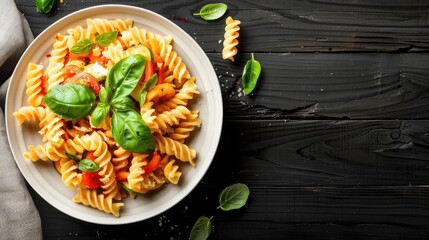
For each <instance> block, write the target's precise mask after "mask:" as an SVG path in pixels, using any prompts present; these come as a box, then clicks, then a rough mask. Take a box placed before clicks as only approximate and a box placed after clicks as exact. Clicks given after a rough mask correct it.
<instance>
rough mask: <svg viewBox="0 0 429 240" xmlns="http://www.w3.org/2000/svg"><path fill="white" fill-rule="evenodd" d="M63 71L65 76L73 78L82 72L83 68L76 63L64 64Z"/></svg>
mask: <svg viewBox="0 0 429 240" xmlns="http://www.w3.org/2000/svg"><path fill="white" fill-rule="evenodd" d="M63 72H64V73H63V74H64V78H71V77H73V76H74V75H76V74H78V73H81V72H82V69H81V68H80V67H78V66H76V65H73V64H69V65H66V66H64V69H63Z"/></svg>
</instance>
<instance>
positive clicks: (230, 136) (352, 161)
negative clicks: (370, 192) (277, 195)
mask: <svg viewBox="0 0 429 240" xmlns="http://www.w3.org/2000/svg"><path fill="white" fill-rule="evenodd" d="M428 136H429V122H428V121H396V120H393V121H380V120H376V121H333V120H324V121H320V120H307V121H303V120H292V121H290V120H247V121H242V120H226V122H225V128H224V135H223V137H222V141H221V145H220V148H221V149H223V150H224V151H222V152H221V153H220V155H221V156H220V157H219V158H216V161H215V163H214V164H213V166H212V168H214V169H215V170H214V171H213V172H214V173H216V172H222V171H225V172H226V173H227V174H228V173H230V172H231V173H234V174H229V175H231V177H234V176H235V174H238V176H239V177H240V179H241V180H242V181H244V182H247V183H251V184H254V185H257V186H259V187H263V186H271V187H277V186H283V187H284V186H363V185H364V186H415V185H425V184H427V183H428V180H429V175H428V174H427V170H428V160H429V151H428V149H429V137H428ZM219 161H220V162H222V163H218V162H219ZM208 174H210V173H208ZM229 175H228V176H229ZM212 177H213V178H214V177H215V176H212ZM236 177H237V176H235V177H234V178H236Z"/></svg>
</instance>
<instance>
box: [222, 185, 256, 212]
mask: <svg viewBox="0 0 429 240" xmlns="http://www.w3.org/2000/svg"><path fill="white" fill-rule="evenodd" d="M249 194H250V190H249V188H248V187H247V186H246V185H245V184H242V183H236V184H233V185H231V186H229V187H226V188H225V189H223V190H222V192H221V193H220V195H219V204H220V205H219V206H218V207H217V208H218V209H219V208H220V209H222V210H224V211H229V210H233V209H239V208H241V207H243V206H244V205H246V202H247V199H248V197H249Z"/></svg>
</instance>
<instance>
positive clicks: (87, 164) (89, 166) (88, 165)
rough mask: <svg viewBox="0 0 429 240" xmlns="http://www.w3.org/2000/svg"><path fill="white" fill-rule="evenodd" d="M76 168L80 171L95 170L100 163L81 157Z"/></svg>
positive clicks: (98, 167)
mask: <svg viewBox="0 0 429 240" xmlns="http://www.w3.org/2000/svg"><path fill="white" fill-rule="evenodd" d="M77 168H78V169H79V170H81V171H82V172H95V171H97V170H98V169H100V165H98V163H96V162H94V161H92V160H88V159H82V160H80V161H79V162H78V164H77Z"/></svg>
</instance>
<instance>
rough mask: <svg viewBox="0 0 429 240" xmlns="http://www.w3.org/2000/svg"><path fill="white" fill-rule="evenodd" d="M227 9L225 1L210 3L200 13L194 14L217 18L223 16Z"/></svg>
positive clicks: (205, 17)
mask: <svg viewBox="0 0 429 240" xmlns="http://www.w3.org/2000/svg"><path fill="white" fill-rule="evenodd" d="M227 9H228V6H227V5H226V4H225V3H209V4H206V5H204V6H203V7H202V8H201V9H200V12H199V13H194V16H200V17H201V18H203V19H204V20H216V19H219V18H220V17H222V16H223V15H224V14H225V12H226V10H227Z"/></svg>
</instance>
